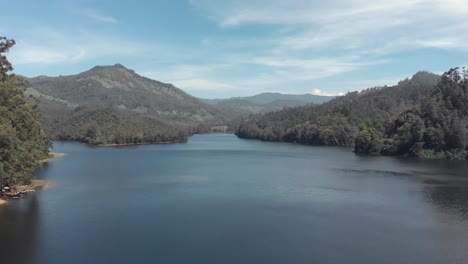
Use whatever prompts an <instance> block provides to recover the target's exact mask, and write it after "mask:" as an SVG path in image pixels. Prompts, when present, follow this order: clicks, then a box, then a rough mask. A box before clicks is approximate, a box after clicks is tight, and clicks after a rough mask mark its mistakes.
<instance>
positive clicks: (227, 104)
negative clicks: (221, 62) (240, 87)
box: [202, 93, 334, 116]
mask: <svg viewBox="0 0 468 264" xmlns="http://www.w3.org/2000/svg"><path fill="white" fill-rule="evenodd" d="M333 98H334V96H320V95H313V94H300V95H298V94H281V93H262V94H258V95H254V96H247V97H232V98H228V99H202V100H203V101H204V102H207V103H209V104H211V105H213V106H215V107H216V108H218V109H220V110H221V111H224V112H225V113H227V115H231V116H232V115H241V116H248V115H249V114H259V113H267V112H271V111H277V110H281V109H283V108H285V107H296V106H303V105H307V104H321V103H324V102H327V101H329V100H331V99H333Z"/></svg>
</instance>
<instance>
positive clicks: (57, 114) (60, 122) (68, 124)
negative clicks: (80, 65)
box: [26, 64, 221, 144]
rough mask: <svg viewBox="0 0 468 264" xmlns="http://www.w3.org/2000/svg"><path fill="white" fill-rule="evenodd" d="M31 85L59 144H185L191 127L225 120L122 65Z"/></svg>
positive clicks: (43, 78) (39, 79)
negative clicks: (176, 142)
mask: <svg viewBox="0 0 468 264" xmlns="http://www.w3.org/2000/svg"><path fill="white" fill-rule="evenodd" d="M27 80H28V82H29V85H28V88H27V90H26V94H27V95H28V96H29V98H30V100H31V101H33V103H35V104H37V105H38V107H39V109H40V111H41V113H42V119H43V122H44V124H45V129H46V131H47V132H48V133H49V135H51V136H52V137H53V138H56V139H66V140H80V141H85V142H88V143H92V144H111V143H117V144H131V143H143V142H153V143H156V142H173V141H184V140H186V136H187V135H188V134H189V133H190V131H192V130H193V127H196V126H197V125H198V124H200V123H203V122H213V123H214V124H216V122H217V121H218V120H220V116H221V112H220V111H219V110H218V109H216V108H215V107H213V106H211V105H209V104H207V103H204V102H202V101H200V100H199V99H197V98H195V97H192V96H190V95H188V94H186V93H185V92H184V91H182V90H180V89H178V88H176V87H174V86H173V85H172V84H167V83H162V82H158V81H154V80H151V79H148V78H145V77H142V76H140V75H138V74H136V73H135V72H134V71H132V70H129V69H127V68H125V67H124V66H123V65H120V64H116V65H114V66H96V67H94V68H92V69H91V70H89V71H85V72H83V73H80V74H77V75H70V76H59V77H47V76H39V77H35V78H28V79H27Z"/></svg>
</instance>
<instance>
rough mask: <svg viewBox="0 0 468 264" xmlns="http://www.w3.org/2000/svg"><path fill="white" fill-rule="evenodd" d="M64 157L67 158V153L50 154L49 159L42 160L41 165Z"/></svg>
mask: <svg viewBox="0 0 468 264" xmlns="http://www.w3.org/2000/svg"><path fill="white" fill-rule="evenodd" d="M63 156H65V153H57V152H50V153H49V157H48V158H46V159H43V160H40V161H39V163H45V162H48V161H51V160H53V159H57V158H60V157H63Z"/></svg>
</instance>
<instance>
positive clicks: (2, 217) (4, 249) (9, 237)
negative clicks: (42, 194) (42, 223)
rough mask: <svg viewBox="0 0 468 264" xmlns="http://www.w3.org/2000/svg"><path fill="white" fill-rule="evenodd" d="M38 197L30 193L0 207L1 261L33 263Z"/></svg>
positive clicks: (35, 249)
mask: <svg viewBox="0 0 468 264" xmlns="http://www.w3.org/2000/svg"><path fill="white" fill-rule="evenodd" d="M39 210H40V205H39V201H38V197H37V195H35V194H30V195H28V196H27V197H23V198H21V199H17V200H10V201H9V204H8V205H7V206H4V207H2V208H0V259H1V263H19V264H21V263H34V260H35V259H36V256H37V253H38V252H37V249H38V241H39V239H38V238H39V235H40V233H39V231H40V230H39Z"/></svg>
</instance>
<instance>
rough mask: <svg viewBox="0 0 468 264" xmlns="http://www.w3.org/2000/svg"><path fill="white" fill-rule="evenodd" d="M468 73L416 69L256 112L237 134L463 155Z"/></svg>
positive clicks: (368, 149) (467, 140) (467, 137)
mask: <svg viewBox="0 0 468 264" xmlns="http://www.w3.org/2000/svg"><path fill="white" fill-rule="evenodd" d="M467 109H468V72H467V71H466V70H463V71H459V70H457V69H452V70H450V71H448V72H447V73H445V74H444V75H443V76H439V75H435V74H432V73H428V72H419V73H416V74H415V75H414V76H413V77H412V78H411V79H406V80H403V81H401V82H399V83H398V85H396V86H392V87H386V86H385V87H375V88H370V89H367V90H364V91H361V92H352V93H348V94H346V95H345V96H339V97H337V98H335V99H333V100H331V101H329V102H326V103H324V104H321V105H307V106H302V107H295V108H288V109H284V110H281V111H277V112H273V113H267V114H259V115H255V116H252V117H250V118H249V119H248V120H246V121H243V122H242V123H241V124H240V125H239V128H238V130H237V131H236V134H237V135H238V136H239V137H241V138H252V139H261V140H266V141H285V142H297V143H301V144H309V145H347V146H353V145H354V146H355V152H357V153H370V154H384V155H403V156H418V157H436V158H440V157H446V158H456V159H466V158H468V155H467V153H468V149H467V145H468V127H467V126H468V112H467Z"/></svg>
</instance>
